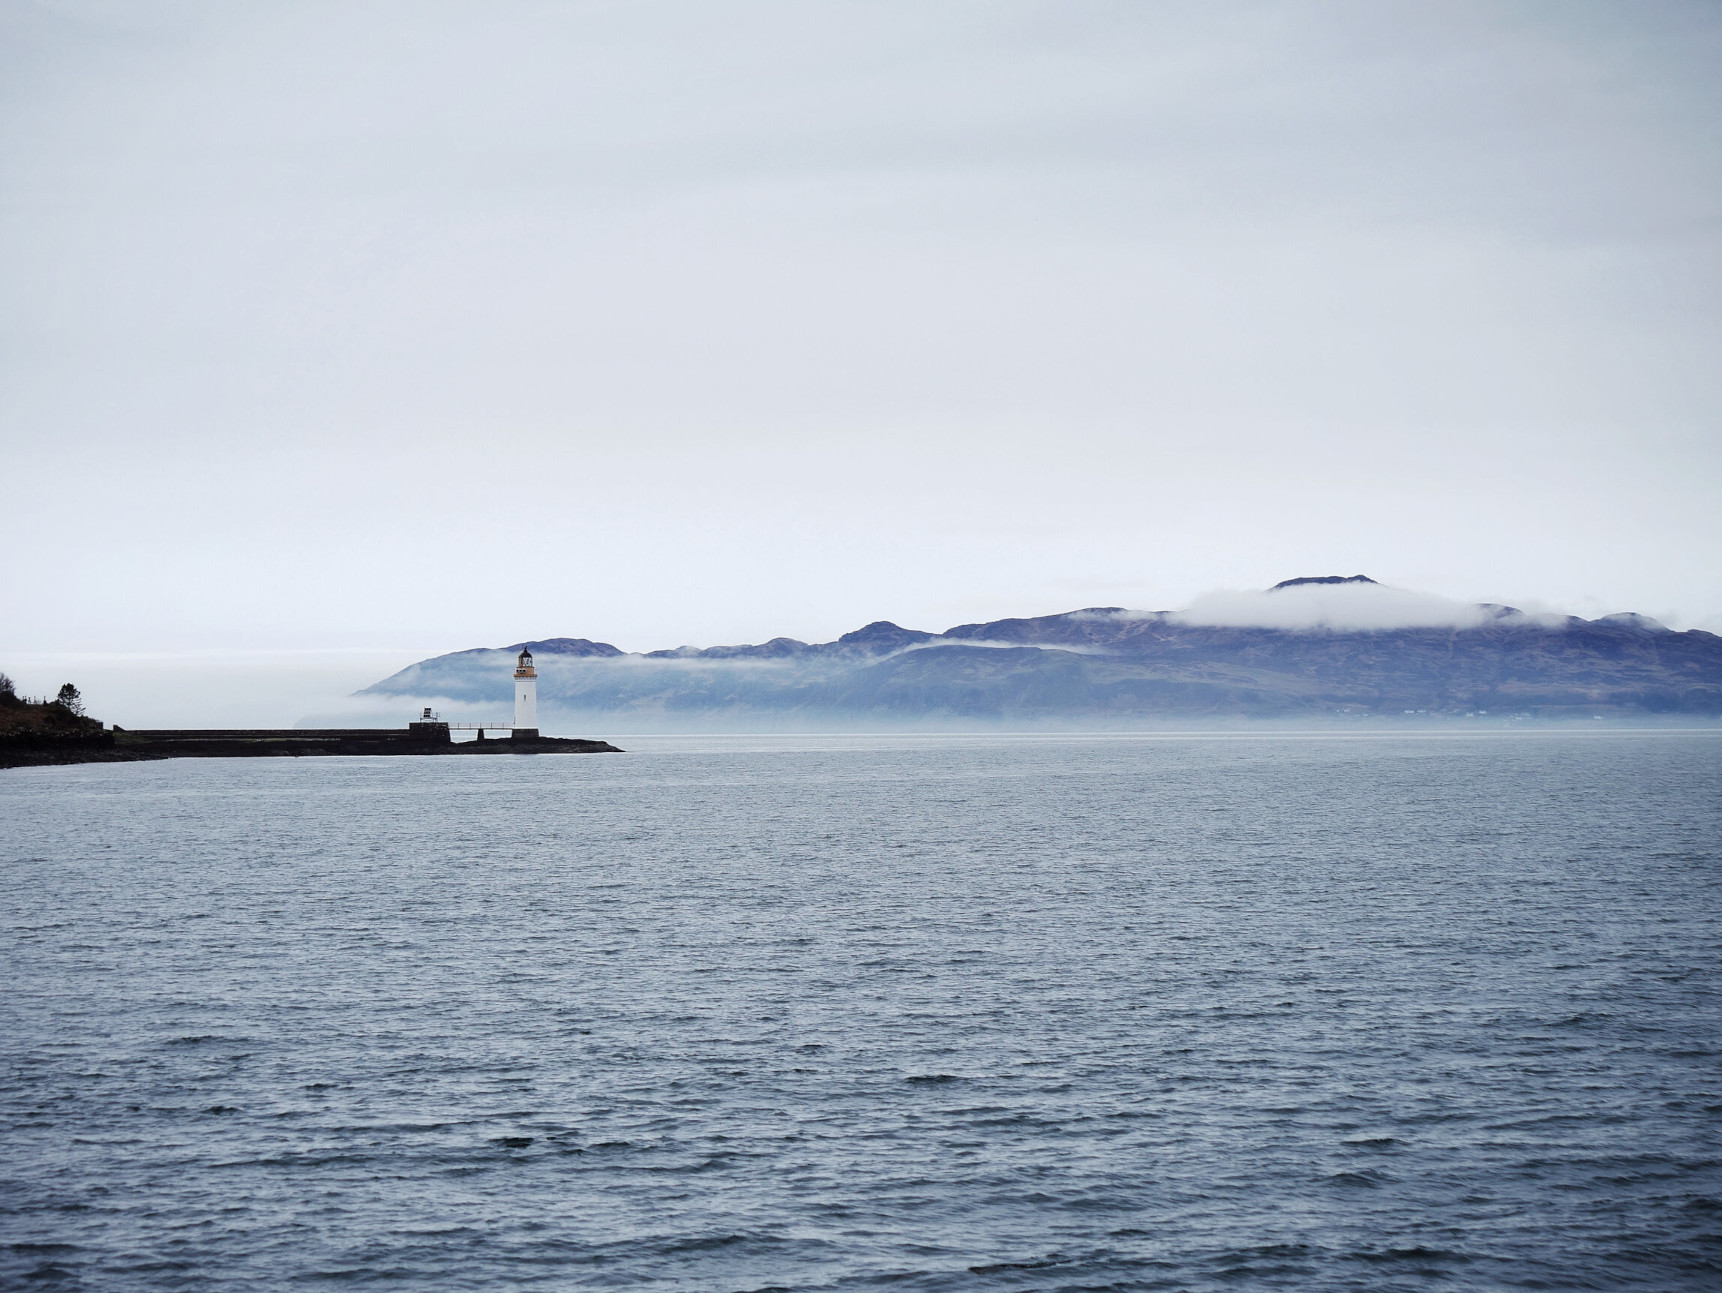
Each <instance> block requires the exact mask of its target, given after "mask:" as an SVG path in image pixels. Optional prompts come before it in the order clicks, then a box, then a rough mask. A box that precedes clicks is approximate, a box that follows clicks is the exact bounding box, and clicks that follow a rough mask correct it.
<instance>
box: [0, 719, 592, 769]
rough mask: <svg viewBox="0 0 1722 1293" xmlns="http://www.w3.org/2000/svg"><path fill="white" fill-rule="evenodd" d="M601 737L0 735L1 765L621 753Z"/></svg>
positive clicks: (326, 732) (349, 732) (378, 732)
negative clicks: (466, 739) (461, 739)
mask: <svg viewBox="0 0 1722 1293" xmlns="http://www.w3.org/2000/svg"><path fill="white" fill-rule="evenodd" d="M620 753H622V751H621V750H620V749H619V748H618V747H617V746H614V745H611V744H610V743H609V742H608V741H591V740H580V739H574V738H567V737H555V736H521V737H518V738H511V739H505V740H489V741H461V742H455V741H451V740H449V739H448V738H447V734H446V733H444V734H442V738H441V739H436V738H435V737H430V738H427V737H425V736H423V735H421V734H419V733H417V732H413V731H410V730H407V729H400V728H342V729H295V728H283V729H278V730H277V729H242V730H239V729H236V730H199V729H182V730H160V731H138V732H128V731H125V730H123V729H120V728H115V729H114V730H113V731H88V730H81V731H72V732H54V731H30V732H10V733H3V734H0V768H28V767H42V766H51V765H56V764H71V763H135V762H140V761H143V760H149V759H244V758H306V757H312V758H315V757H321V756H327V755H409V756H421V757H422V756H442V755H468V754H620Z"/></svg>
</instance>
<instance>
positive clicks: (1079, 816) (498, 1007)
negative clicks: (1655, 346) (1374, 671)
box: [0, 733, 1722, 1291]
mask: <svg viewBox="0 0 1722 1293" xmlns="http://www.w3.org/2000/svg"><path fill="white" fill-rule="evenodd" d="M629 744H630V745H631V746H632V747H633V748H632V749H631V752H630V753H629V754H627V755H623V756H607V757H598V756H586V757H537V758H531V757H520V758H502V757H498V758H493V759H447V760H412V759H393V760H390V759H315V760H313V759H306V760H232V761H220V760H208V761H198V760H181V761H173V762H166V763H154V764H131V765H110V766H90V767H81V768H42V769H27V770H21V771H13V772H6V773H0V864H3V867H4V877H3V878H4V891H3V896H0V913H3V928H4V950H3V961H0V967H3V969H4V974H5V980H4V991H3V996H0V1047H3V1055H0V1059H3V1073H0V1154H3V1166H0V1178H3V1180H0V1207H3V1209H4V1212H3V1216H0V1236H3V1238H4V1241H5V1247H4V1248H3V1249H0V1284H4V1285H5V1286H6V1287H16V1288H26V1287H28V1288H46V1289H52V1288H68V1289H71V1288H83V1289H128V1290H129V1289H158V1288H160V1289H166V1288H193V1289H200V1288H242V1287H243V1288H257V1287H264V1288H280V1287H290V1286H296V1285H313V1286H319V1285H323V1284H327V1283H331V1282H334V1283H339V1282H357V1283H367V1284H380V1285H399V1286H409V1287H418V1286H433V1285H434V1286H438V1287H446V1288H451V1289H485V1288H514V1287H520V1286H526V1285H544V1286H548V1287H554V1288H579V1287H593V1288H616V1289H686V1290H702V1291H703V1290H762V1289H820V1288H834V1289H855V1288H869V1287H878V1288H889V1289H893V1290H921V1289H973V1290H1005V1289H1037V1290H1055V1289H1056V1290H1077V1289H1096V1290H1097V1289H1160V1288H1165V1289H1217V1288H1240V1287H1242V1288H1295V1289H1308V1288H1323V1289H1336V1288H1358V1289H1370V1290H1379V1289H1411V1288H1425V1287H1430V1288H1448V1289H1453V1288H1506V1287H1528V1288H1604V1289H1617V1288H1625V1287H1632V1286H1639V1287H1645V1288H1654V1289H1671V1290H1673V1289H1706V1290H1713V1289H1716V1288H1718V1287H1722V1063H1719V1059H1722V997H1719V995H1718V987H1719V983H1722V793H1719V791H1722V739H1718V738H1717V737H1716V736H1715V735H1708V736H1706V735H1693V734H1688V735H1681V734H1666V735H1645V736H1637V735H1628V734H1614V735H1599V734H1591V733H1586V734H1584V735H1574V736H1563V735H1522V736H1502V737H1495V738H1492V739H1491V738H1465V739H1435V738H1415V737H1409V738H1405V737H1402V738H1385V737H1384V738H1376V739H1358V738H1344V739H1341V738H1332V739H1280V738H1276V739H1254V738H1248V739H1240V738H1209V739H1085V738H1048V739H1014V740H1013V739H971V740H965V739H880V740H866V739H824V740H811V739H810V740H739V739H738V740H706V741H697V740H684V741H679V742H678V741H672V740H667V739H658V740H655V741H637V742H630V743H629Z"/></svg>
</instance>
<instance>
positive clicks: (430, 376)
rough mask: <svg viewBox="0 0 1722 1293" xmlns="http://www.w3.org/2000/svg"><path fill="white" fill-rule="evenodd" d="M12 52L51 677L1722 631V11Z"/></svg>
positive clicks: (343, 8) (1292, 15)
mask: <svg viewBox="0 0 1722 1293" xmlns="http://www.w3.org/2000/svg"><path fill="white" fill-rule="evenodd" d="M0 60H3V62H0V442H3V449H4V454H3V461H0V470H3V472H4V480H5V482H6V484H5V489H4V493H3V497H4V499H5V506H4V508H3V509H0V656H3V655H4V654H5V652H7V651H13V652H22V653H35V654H34V655H33V656H32V658H46V656H52V655H53V654H55V653H61V654H64V653H70V652H96V653H102V652H165V653H175V652H184V651H188V650H194V649H196V650H207V651H229V652H241V651H265V650H267V651H284V650H292V651H303V650H309V649H323V648H343V649H345V648H364V649H373V650H377V651H379V652H381V653H385V654H386V653H387V652H404V653H406V654H405V656H404V658H403V659H402V660H401V662H402V663H404V661H405V659H410V658H414V657H415V656H417V655H422V654H425V653H427V652H430V651H433V650H443V649H449V648H455V647H465V646H474V645H481V644H498V643H505V642H509V641H515V640H519V639H523V638H529V637H548V636H555V635H570V636H582V637H592V638H599V639H604V640H607V641H611V642H614V643H616V644H618V645H620V646H622V647H624V648H626V649H650V648H655V647H667V646H674V645H678V644H681V643H695V644H700V645H710V644H714V643H722V642H736V641H754V640H761V639H763V638H767V637H770V636H773V635H776V634H787V635H790V636H794V637H799V638H803V639H808V640H823V639H828V638H830V637H833V636H835V635H836V634H838V633H841V632H844V631H846V630H848V629H851V628H854V627H855V626H857V625H859V624H861V623H863V622H865V621H868V620H873V619H880V618H888V619H893V620H897V621H899V622H901V623H905V624H909V625H913V626H915V627H920V628H926V629H932V630H938V629H942V628H944V627H946V626H948V625H951V624H955V623H958V622H963V621H973V620H979V619H987V618H994V617H998V616H1003V615H1017V614H1040V613H1047V612H1053V611H1060V610H1068V609H1071V608H1074V607H1080V606H1089V605H1122V606H1129V607H1141V608H1147V609H1159V608H1165V607H1178V606H1182V605H1186V604H1188V603H1189V602H1190V601H1191V599H1193V598H1195V597H1196V596H1198V595H1199V594H1202V593H1204V592H1206V591H1208V590H1212V589H1216V588H1260V587H1264V586H1266V585H1269V584H1272V583H1274V582H1276V581H1278V580H1280V579H1284V578H1287V577H1290V576H1294V575H1312V574H1330V573H1334V574H1354V573H1364V574H1368V575H1372V576H1373V577H1375V578H1376V579H1379V580H1384V581H1386V582H1389V583H1392V584H1395V585H1399V586H1402V587H1407V588H1415V589H1419V590H1425V591H1428V592H1431V593H1435V594H1439V595H1442V596H1447V597H1453V598H1459V599H1462V600H1490V601H1498V602H1508V603H1511V604H1516V605H1521V606H1530V607H1532V608H1533V609H1551V608H1552V609H1560V610H1570V611H1575V612H1577V613H1581V614H1586V615H1597V614H1602V613H1606V612H1610V611H1620V610H1637V611H1642V612H1645V613H1647V614H1651V615H1655V616H1658V617H1660V618H1663V619H1666V620H1668V621H1670V622H1672V623H1674V624H1676V625H1677V626H1693V625H1704V626H1707V627H1710V628H1712V629H1722V499H1719V497H1718V486H1719V485H1722V435H1719V415H1722V345H1719V343H1722V329H1719V327H1718V324H1719V320H1722V273H1719V269H1722V265H1719V257H1718V234H1719V231H1722V203H1719V198H1722V6H1718V5H1717V4H1715V3H1711V2H1709V0H1704V2H1700V3H1678V2H1676V3H1654V2H1652V3H1644V2H1641V0H1634V2H1630V3H1628V2H1625V0H1623V2H1621V3H1613V4H1590V3H1583V2H1582V0H1554V2H1550V3H1524V4H1512V3H1498V2H1497V3H1482V4H1467V3H1463V2H1462V0H1444V2H1443V3H1417V4H1395V3H1383V2H1382V0H1361V2H1359V3H1355V4H1322V3H1314V4H1296V3H1290V4H1264V5H1256V4H1225V3H1212V2H1209V0H1203V2H1201V3H1196V2H1195V0H1192V2H1191V3H1184V4H1152V3H1140V2H1131V3H1084V2H1082V0H1075V2H1072V0H1059V2H1058V3H1010V2H1008V0H988V2H986V3H956V2H953V3H936V2H929V0H912V2H907V3H892V2H890V0H865V2H861V3H818V2H815V0H796V2H794V3H744V2H737V0H728V2H713V0H699V2H697V3H650V2H646V3H642V2H640V0H627V2H626V3H621V2H618V3H580V2H567V3H521V2H513V0H482V2H474V3H444V4H439V3H426V2H424V0H414V2H412V3H401V4H368V3H362V2H355V0H342V2H341V3H336V4H328V5H322V4H317V3H313V2H311V0H292V2H291V3H247V4H229V3H172V2H167V0H123V2H114V3H107V2H105V0H65V2H55V3H33V2H31V0H0ZM378 658H379V660H381V659H382V656H381V655H379V657H378ZM386 665H387V667H383V665H381V664H379V666H378V667H376V668H375V669H374V670H373V669H372V668H371V666H370V665H369V664H367V665H366V666H365V670H364V671H365V672H367V673H374V675H375V676H379V677H380V676H381V675H382V674H384V673H387V672H389V670H390V669H391V668H393V667H395V662H394V660H393V658H392V657H391V658H390V659H389V660H388V661H387V662H386ZM0 667H5V660H4V659H0Z"/></svg>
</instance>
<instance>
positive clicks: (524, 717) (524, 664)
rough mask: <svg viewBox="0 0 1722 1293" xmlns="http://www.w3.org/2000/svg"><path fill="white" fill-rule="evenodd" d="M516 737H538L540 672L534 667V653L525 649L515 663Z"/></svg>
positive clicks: (522, 649)
mask: <svg viewBox="0 0 1722 1293" xmlns="http://www.w3.org/2000/svg"><path fill="white" fill-rule="evenodd" d="M514 735H515V736H517V737H521V736H527V737H530V736H537V735H538V670H536V669H534V668H533V667H532V652H530V651H528V650H526V649H525V648H524V647H523V648H521V651H520V658H519V659H518V660H516V661H515V662H514Z"/></svg>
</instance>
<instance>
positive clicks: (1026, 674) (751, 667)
mask: <svg viewBox="0 0 1722 1293" xmlns="http://www.w3.org/2000/svg"><path fill="white" fill-rule="evenodd" d="M1366 585H1367V587H1365V586H1366ZM1256 596H1258V597H1260V598H1262V599H1264V601H1263V603H1262V604H1263V605H1266V606H1269V607H1270V608H1271V609H1272V612H1273V614H1276V615H1278V614H1281V613H1282V610H1283V608H1284V607H1287V606H1293V607H1303V606H1309V607H1314V608H1315V611H1312V612H1311V613H1317V612H1319V613H1323V614H1332V613H1334V612H1333V611H1332V607H1333V606H1336V605H1337V606H1338V607H1339V608H1340V609H1339V612H1338V614H1340V615H1341V616H1343V615H1345V614H1349V613H1351V612H1350V611H1348V610H1347V609H1346V608H1347V607H1349V606H1353V605H1355V606H1364V607H1373V606H1376V605H1377V604H1378V603H1379V602H1381V599H1385V598H1388V597H1390V596H1392V597H1402V598H1403V597H1411V596H1414V595H1410V594H1403V593H1401V592H1399V591H1398V590H1390V589H1388V588H1387V587H1386V586H1385V585H1380V584H1377V583H1376V582H1375V581H1374V580H1371V579H1369V578H1367V577H1366V576H1361V575H1358V576H1316V577H1302V578H1300V579H1297V580H1287V581H1284V582H1282V583H1281V584H1278V585H1275V587H1274V588H1273V589H1270V590H1266V591H1265V592H1264V593H1262V594H1259V595H1256ZM1287 598H1291V599H1292V600H1291V601H1287V600H1286V599H1287ZM1331 598H1339V599H1340V600H1339V601H1338V602H1332V601H1329V600H1322V599H1331ZM1266 599H1275V600H1271V601H1270V600H1266ZM1299 599H1301V600H1299ZM1360 599H1361V600H1360ZM1444 605H1450V606H1453V607H1455V609H1454V610H1453V611H1452V612H1451V614H1452V615H1453V616H1454V622H1452V623H1447V624H1442V623H1418V624H1410V625H1404V626H1372V627H1332V626H1328V625H1323V624H1321V623H1312V624H1310V625H1306V626H1303V627H1291V628H1288V627H1285V626H1284V625H1280V626H1272V625H1251V624H1228V623H1204V622H1200V617H1199V616H1197V617H1196V618H1194V619H1193V618H1192V612H1178V611H1132V610H1126V609H1124V608H1121V607H1110V606H1108V607H1087V608H1083V609H1080V610H1074V611H1064V612H1060V613H1057V614H1052V615H1042V616H1028V617H1018V618H1007V619H1001V620H991V621H985V622H977V623H970V624H958V625H954V626H952V627H950V628H948V629H946V630H945V631H944V632H942V633H933V632H929V631H927V630H923V629H911V628H905V627H903V626H901V625H898V624H895V623H893V622H891V621H889V620H875V621H873V622H872V623H869V624H866V625H864V626H862V627H861V628H859V629H856V630H854V631H852V632H850V633H845V634H843V635H842V636H840V637H838V638H837V639H835V640H834V641H831V642H823V643H807V642H802V641H800V640H798V639H794V638H788V637H777V638H772V639H769V640H768V641H766V642H763V643H742V644H734V645H722V646H713V647H703V648H702V647H692V646H683V647H677V648H673V649H670V650H661V651H648V652H639V653H629V652H623V651H622V650H621V649H620V648H618V647H615V646H613V645H612V644H610V643H606V642H595V641H593V640H591V639H587V638H545V639H537V640H531V641H525V642H519V643H511V644H509V645H508V646H505V647H497V648H473V649H470V650H467V651H461V652H453V653H450V654H448V655H444V656H437V657H432V658H430V659H427V660H423V661H419V662H418V663H416V664H414V665H410V666H408V667H407V668H406V669H403V670H401V671H400V672H399V673H397V674H395V675H392V676H391V677H389V678H386V679H382V680H381V681H379V682H378V683H375V684H373V685H372V686H370V687H367V688H365V689H364V690H363V691H362V692H360V693H358V694H359V695H362V696H400V697H403V698H404V697H408V696H411V697H414V698H429V699H438V700H445V701H448V702H453V703H463V704H464V703H469V702H471V703H479V702H483V703H487V704H488V703H492V702H495V701H500V700H503V699H505V698H506V695H507V693H508V676H507V673H506V670H505V669H504V668H503V662H505V661H506V660H507V659H509V658H511V657H512V655H513V654H514V653H517V652H518V651H520V650H521V649H523V648H525V649H530V650H531V651H532V653H533V655H534V656H535V657H536V658H537V660H538V665H539V674H540V679H541V681H540V699H541V703H543V704H545V705H546V706H547V707H548V708H549V709H551V710H556V711H561V712H565V713H569V714H576V713H577V714H586V715H609V716H619V715H628V716H633V717H638V718H645V719H653V720H656V721H663V722H666V723H682V722H686V723H690V724H695V725H699V724H703V723H709V722H711V721H715V720H720V719H721V720H723V721H731V720H736V721H740V720H746V719H748V718H749V717H750V716H753V717H769V718H771V719H772V720H774V721H776V722H788V723H790V724H791V725H793V724H794V723H797V722H806V723H808V724H810V725H820V724H825V723H830V722H841V721H846V720H854V719H864V720H867V721H879V722H902V721H908V722H924V721H938V720H962V721H1004V720H1011V721H1029V722H1034V721H1064V720H1074V719H1085V720H1086V719H1093V720H1101V721H1126V722H1127V721H1133V720H1138V719H1151V718H1158V717H1166V716H1174V715H1177V716H1198V715H1206V716H1233V717H1286V716H1293V715H1298V714H1320V713H1327V714H1353V715H1356V714H1398V713H1401V712H1407V711H1414V712H1423V713H1448V714H1454V713H1459V714H1463V713H1476V712H1478V711H1486V712H1494V713H1499V712H1502V711H1508V712H1513V713H1530V714H1534V715H1539V716H1545V717H1549V716H1561V715H1573V714H1578V713H1580V712H1582V713H1583V714H1584V715H1585V716H1591V715H1614V716H1620V715H1629V714H1647V713H1649V714H1686V715H1694V716H1722V637H1718V636H1717V635H1715V634H1712V633H1707V632H1705V631H1703V630H1697V629H1693V630H1687V631H1684V632H1677V631H1675V630H1672V629H1669V628H1667V627H1666V626H1664V625H1662V624H1660V623H1658V622H1657V621H1655V620H1653V619H1650V618H1649V617H1647V616H1642V615H1638V614H1636V613H1633V612H1619V613H1616V614H1614V615H1609V616H1604V617H1602V618H1600V619H1597V620H1585V619H1582V618H1580V617H1578V616H1545V615H1530V614H1526V613H1525V612H1523V611H1519V610H1517V609H1515V608H1513V607H1510V606H1499V605H1493V604H1483V605H1471V606H1459V605H1458V604H1444ZM1322 608H1327V609H1326V610H1323V609H1322ZM1416 613H1417V614H1425V615H1427V614H1431V613H1434V614H1448V613H1449V612H1447V611H1445V610H1441V609H1439V608H1437V610H1436V611H1435V612H1429V611H1428V610H1427V609H1426V608H1424V609H1419V610H1417V611H1416Z"/></svg>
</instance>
